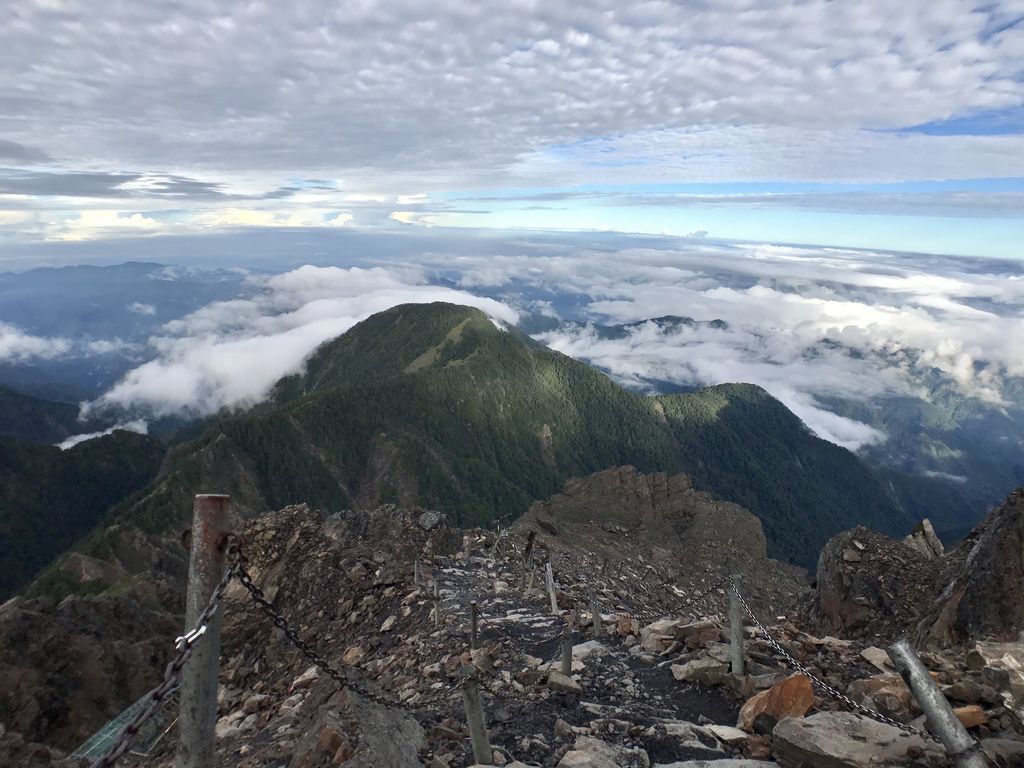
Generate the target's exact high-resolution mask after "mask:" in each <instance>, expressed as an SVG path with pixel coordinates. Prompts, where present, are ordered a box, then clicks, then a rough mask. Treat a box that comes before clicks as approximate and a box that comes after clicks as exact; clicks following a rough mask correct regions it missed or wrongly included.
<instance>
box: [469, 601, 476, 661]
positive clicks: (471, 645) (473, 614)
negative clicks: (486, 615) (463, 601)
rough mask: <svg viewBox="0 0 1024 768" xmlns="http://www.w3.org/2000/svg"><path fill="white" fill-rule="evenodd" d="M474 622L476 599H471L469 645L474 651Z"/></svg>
mask: <svg viewBox="0 0 1024 768" xmlns="http://www.w3.org/2000/svg"><path fill="white" fill-rule="evenodd" d="M476 624H477V609H476V600H473V601H471V602H470V604H469V647H470V648H472V649H473V650H474V651H475V650H476V649H477V637H476Z"/></svg>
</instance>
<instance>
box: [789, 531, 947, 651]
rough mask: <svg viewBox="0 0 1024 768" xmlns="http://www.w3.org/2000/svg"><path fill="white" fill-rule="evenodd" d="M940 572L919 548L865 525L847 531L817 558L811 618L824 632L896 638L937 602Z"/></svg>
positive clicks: (821, 632)
mask: <svg viewBox="0 0 1024 768" xmlns="http://www.w3.org/2000/svg"><path fill="white" fill-rule="evenodd" d="M940 573H941V565H940V563H939V561H938V560H936V559H934V558H931V557H927V556H925V555H924V554H922V553H921V552H920V551H918V550H917V549H916V548H914V547H910V546H907V545H906V544H904V543H902V542H899V541H894V540H893V539H890V538H889V537H888V536H884V535H882V534H880V533H875V532H874V531H871V530H868V529H867V528H863V527H860V528H855V529H853V530H852V531H844V532H843V533H840V534H837V535H836V536H833V537H832V538H831V539H830V540H829V542H828V544H826V545H825V548H824V549H823V550H822V552H821V556H820V557H819V558H818V590H817V594H816V596H815V600H814V604H813V605H812V606H811V608H810V616H809V618H810V621H811V623H812V625H813V626H814V628H815V631H816V632H818V633H819V634H823V635H835V636H837V637H843V638H848V639H871V640H881V641H885V642H888V641H893V640H896V639H898V638H899V637H900V636H901V635H902V634H903V633H904V632H906V631H907V630H908V629H910V628H912V627H914V626H916V625H917V622H918V621H919V620H920V619H921V617H922V615H923V613H924V611H926V610H927V609H928V607H929V606H930V605H931V604H932V603H933V601H934V596H935V595H936V594H937V591H938V590H937V585H938V583H939V579H940Z"/></svg>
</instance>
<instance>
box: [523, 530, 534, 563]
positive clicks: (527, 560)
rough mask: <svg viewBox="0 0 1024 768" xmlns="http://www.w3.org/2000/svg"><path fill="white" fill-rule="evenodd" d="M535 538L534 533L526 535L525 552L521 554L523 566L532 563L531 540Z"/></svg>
mask: <svg viewBox="0 0 1024 768" xmlns="http://www.w3.org/2000/svg"><path fill="white" fill-rule="evenodd" d="M536 538H537V532H536V531H530V532H529V533H528V534H526V551H525V552H524V553H523V564H524V565H530V564H531V563H532V562H533V540H534V539H536Z"/></svg>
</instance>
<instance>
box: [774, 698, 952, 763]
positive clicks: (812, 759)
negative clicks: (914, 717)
mask: <svg viewBox="0 0 1024 768" xmlns="http://www.w3.org/2000/svg"><path fill="white" fill-rule="evenodd" d="M772 736H773V755H774V757H775V759H776V761H778V764H779V765H780V766H782V768H812V767H813V768H877V766H897V765H898V766H901V768H936V766H941V765H944V764H945V751H944V750H943V748H942V747H941V746H939V745H938V744H936V743H935V742H933V741H931V740H926V739H923V738H921V737H920V736H916V735H914V734H910V733H907V732H906V731H902V730H900V729H899V728H895V727H894V726H891V725H886V724H885V723H880V722H878V721H876V720H870V719H868V718H866V717H861V716H860V715H854V714H852V713H850V712H819V713H818V714H816V715H811V716H810V717H804V718H786V719H785V720H782V721H780V722H779V724H778V725H777V726H775V731H774V733H773V734H772Z"/></svg>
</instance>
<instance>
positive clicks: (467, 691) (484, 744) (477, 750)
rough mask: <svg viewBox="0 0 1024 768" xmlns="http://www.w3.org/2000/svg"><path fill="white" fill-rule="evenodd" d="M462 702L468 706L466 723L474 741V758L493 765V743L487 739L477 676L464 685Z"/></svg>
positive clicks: (481, 762)
mask: <svg viewBox="0 0 1024 768" xmlns="http://www.w3.org/2000/svg"><path fill="white" fill-rule="evenodd" d="M462 704H463V706H464V707H465V708H466V724H467V725H469V737H470V739H471V740H472V742H473V760H474V761H475V762H476V763H477V764H478V765H492V764H493V763H492V760H493V755H492V753H491V744H490V741H489V740H488V739H487V725H486V723H485V722H484V708H483V705H482V704H481V703H480V686H479V685H478V684H477V682H476V678H475V677H471V678H469V679H468V680H467V681H466V682H465V684H464V685H463V686H462Z"/></svg>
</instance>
